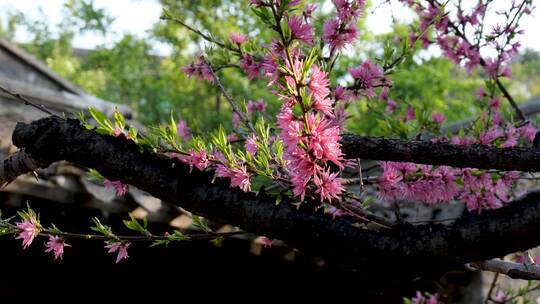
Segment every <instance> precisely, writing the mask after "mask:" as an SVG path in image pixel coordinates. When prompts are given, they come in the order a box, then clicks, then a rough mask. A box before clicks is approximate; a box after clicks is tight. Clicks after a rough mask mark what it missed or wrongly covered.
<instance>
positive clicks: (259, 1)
mask: <svg viewBox="0 0 540 304" xmlns="http://www.w3.org/2000/svg"><path fill="white" fill-rule="evenodd" d="M249 5H252V6H253V7H261V6H263V5H264V1H263V0H249Z"/></svg>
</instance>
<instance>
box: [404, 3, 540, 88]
mask: <svg viewBox="0 0 540 304" xmlns="http://www.w3.org/2000/svg"><path fill="white" fill-rule="evenodd" d="M401 1H402V2H405V3H406V4H408V5H409V6H411V7H413V8H414V9H415V11H416V12H417V14H418V15H419V17H420V20H421V26H420V32H424V31H425V30H426V29H427V27H428V26H429V25H430V24H432V23H434V24H435V29H436V42H437V44H438V45H439V47H440V48H441V50H442V52H443V54H444V55H445V56H446V57H447V58H449V59H451V60H452V61H454V62H455V63H457V64H462V65H463V66H464V67H465V68H466V69H467V70H468V71H469V72H470V71H472V70H473V69H475V68H476V67H477V66H482V67H483V68H484V70H485V71H486V72H487V74H488V75H489V76H490V77H492V78H496V77H500V76H502V77H511V71H510V69H509V67H508V63H509V60H510V58H511V57H512V56H513V55H515V54H516V53H517V51H518V49H519V47H520V46H521V45H520V43H519V42H513V41H514V39H515V37H517V35H518V34H522V31H520V30H517V28H516V24H515V23H513V22H514V21H515V20H516V18H515V16H517V15H519V14H521V13H524V14H530V12H531V10H530V7H528V6H527V5H525V6H518V5H513V6H512V8H511V9H510V10H509V11H508V12H505V13H504V14H501V16H504V18H506V20H503V21H505V22H506V24H505V25H501V24H500V23H497V24H495V25H493V26H492V28H491V31H490V32H489V34H488V35H485V36H484V37H482V39H480V36H478V35H479V33H480V34H481V33H482V29H484V28H488V25H486V24H483V22H480V20H485V18H484V17H485V14H486V12H487V11H488V5H489V2H488V3H484V2H479V3H478V4H477V5H475V6H474V7H472V8H471V9H470V10H469V11H468V12H465V11H463V10H462V9H461V8H460V7H458V9H457V13H456V14H455V15H454V16H452V15H448V14H444V11H443V9H442V7H439V6H438V5H434V3H432V2H430V3H429V4H427V5H426V6H424V5H423V4H422V3H421V2H419V1H408V0H401ZM502 18H503V17H501V18H498V22H499V20H500V19H502ZM414 38H415V39H417V38H420V39H421V40H422V43H423V45H424V46H427V45H429V44H430V43H431V42H430V40H429V39H428V37H427V36H426V35H424V36H423V37H414ZM413 41H414V40H413ZM483 49H489V50H490V53H496V57H495V58H489V57H482V55H481V53H484V52H482V51H483Z"/></svg>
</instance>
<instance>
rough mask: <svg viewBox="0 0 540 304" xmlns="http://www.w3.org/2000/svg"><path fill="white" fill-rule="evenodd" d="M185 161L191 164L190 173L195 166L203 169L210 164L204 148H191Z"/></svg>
mask: <svg viewBox="0 0 540 304" xmlns="http://www.w3.org/2000/svg"><path fill="white" fill-rule="evenodd" d="M185 162H186V163H187V164H188V165H189V173H191V171H192V170H193V166H195V167H196V168H197V169H199V170H201V171H202V170H204V169H205V168H206V167H208V165H209V164H210V161H209V160H208V156H207V155H206V151H205V150H204V149H200V150H198V151H194V150H191V152H190V153H189V156H188V157H186V158H185Z"/></svg>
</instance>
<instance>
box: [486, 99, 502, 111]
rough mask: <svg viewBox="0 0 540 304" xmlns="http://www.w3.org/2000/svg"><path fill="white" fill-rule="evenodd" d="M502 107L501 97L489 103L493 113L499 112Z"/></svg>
mask: <svg viewBox="0 0 540 304" xmlns="http://www.w3.org/2000/svg"><path fill="white" fill-rule="evenodd" d="M500 106H501V98H500V97H499V96H495V97H493V98H492V99H491V100H490V101H489V108H490V109H491V110H492V111H496V110H498V109H499V107H500Z"/></svg>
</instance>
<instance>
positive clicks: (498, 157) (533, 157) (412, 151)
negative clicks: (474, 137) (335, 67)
mask: <svg viewBox="0 0 540 304" xmlns="http://www.w3.org/2000/svg"><path fill="white" fill-rule="evenodd" d="M341 144H342V150H343V153H344V154H345V157H346V158H349V159H353V158H363V159H376V160H388V161H403V162H413V163H419V164H430V165H447V166H452V167H458V168H468V167H470V168H480V169H499V170H518V171H540V149H537V148H534V147H531V148H495V147H486V146H482V145H468V146H458V145H453V144H450V143H432V142H430V141H408V140H402V139H387V138H382V137H368V136H357V135H344V136H343V137H342V138H341Z"/></svg>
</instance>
